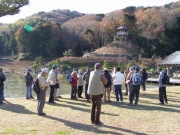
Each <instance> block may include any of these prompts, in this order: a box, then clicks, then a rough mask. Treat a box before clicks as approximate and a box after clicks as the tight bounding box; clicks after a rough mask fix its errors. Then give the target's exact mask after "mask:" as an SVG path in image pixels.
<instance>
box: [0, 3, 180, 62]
mask: <svg viewBox="0 0 180 135" xmlns="http://www.w3.org/2000/svg"><path fill="white" fill-rule="evenodd" d="M120 26H126V27H127V28H128V33H129V35H128V37H127V40H128V41H129V42H131V43H132V45H133V46H137V47H138V48H140V54H141V56H142V57H144V58H151V57H152V56H159V57H165V56H167V55H169V54H171V53H173V52H174V51H177V50H179V49H180V46H179V43H180V36H179V35H180V2H174V3H169V4H166V5H164V6H161V7H134V6H129V7H126V8H124V9H120V10H115V11H113V12H110V13H107V14H84V13H78V12H76V11H69V10H53V11H51V12H47V13H46V12H39V13H37V14H33V15H32V16H29V17H27V18H25V19H20V20H19V21H17V22H15V23H12V24H0V55H1V56H18V58H19V59H35V58H36V57H40V56H41V57H43V58H59V57H62V56H64V55H67V54H66V52H68V51H67V50H70V51H71V53H72V54H71V55H72V56H76V57H80V56H83V54H84V53H85V52H93V51H94V50H96V49H98V48H101V47H103V46H106V45H108V44H110V43H112V42H114V41H115V40H117V36H116V33H117V28H118V27H120Z"/></svg>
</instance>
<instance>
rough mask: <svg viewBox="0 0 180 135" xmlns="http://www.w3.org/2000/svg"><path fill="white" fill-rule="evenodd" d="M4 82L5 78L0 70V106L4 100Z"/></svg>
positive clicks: (0, 69)
mask: <svg viewBox="0 0 180 135" xmlns="http://www.w3.org/2000/svg"><path fill="white" fill-rule="evenodd" d="M4 81H6V76H5V75H4V73H3V69H2V68H0V104H3V101H4V100H5V99H4Z"/></svg>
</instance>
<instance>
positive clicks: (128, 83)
mask: <svg viewBox="0 0 180 135" xmlns="http://www.w3.org/2000/svg"><path fill="white" fill-rule="evenodd" d="M134 68H135V67H134V66H132V67H130V68H129V73H128V75H127V77H126V84H127V87H128V100H130V93H131V91H132V84H131V83H130V79H131V76H132V74H134Z"/></svg>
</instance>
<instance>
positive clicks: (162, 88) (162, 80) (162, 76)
mask: <svg viewBox="0 0 180 135" xmlns="http://www.w3.org/2000/svg"><path fill="white" fill-rule="evenodd" d="M157 72H158V73H159V78H158V83H159V85H158V86H159V101H160V103H159V104H162V105H163V104H164V102H165V103H166V104H168V101H167V95H166V82H167V80H166V78H167V77H166V76H167V73H166V72H165V71H164V70H162V68H161V67H158V69H157Z"/></svg>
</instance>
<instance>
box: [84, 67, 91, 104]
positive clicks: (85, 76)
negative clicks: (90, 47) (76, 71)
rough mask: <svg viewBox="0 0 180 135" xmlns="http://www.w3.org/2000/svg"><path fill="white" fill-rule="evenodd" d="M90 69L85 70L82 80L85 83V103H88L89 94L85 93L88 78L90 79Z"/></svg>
mask: <svg viewBox="0 0 180 135" xmlns="http://www.w3.org/2000/svg"><path fill="white" fill-rule="evenodd" d="M90 72H91V69H90V68H87V69H86V72H85V73H84V74H83V77H82V78H83V80H84V81H85V97H86V99H87V102H89V98H90V97H89V94H88V93H87V90H88V85H89V77H90Z"/></svg>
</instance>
